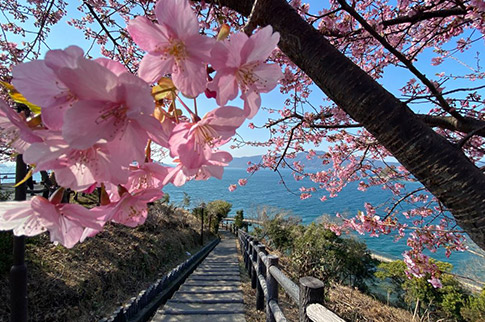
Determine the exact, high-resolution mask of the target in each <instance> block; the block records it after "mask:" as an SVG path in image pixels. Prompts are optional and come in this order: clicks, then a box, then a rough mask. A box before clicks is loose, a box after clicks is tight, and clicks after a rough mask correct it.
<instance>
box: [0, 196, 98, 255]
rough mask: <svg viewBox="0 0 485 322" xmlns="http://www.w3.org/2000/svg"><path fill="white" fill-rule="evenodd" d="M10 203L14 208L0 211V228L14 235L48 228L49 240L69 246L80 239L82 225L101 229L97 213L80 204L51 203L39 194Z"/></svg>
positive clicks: (82, 229)
mask: <svg viewBox="0 0 485 322" xmlns="http://www.w3.org/2000/svg"><path fill="white" fill-rule="evenodd" d="M9 204H10V205H15V206H14V207H15V208H13V209H9V210H7V211H5V212H4V213H2V215H1V217H0V229H1V230H10V229H13V231H14V234H15V235H17V236H20V235H25V236H34V235H38V234H40V233H42V232H44V231H49V234H50V239H51V241H52V242H55V243H60V244H62V245H63V246H65V247H67V248H71V247H73V246H74V245H75V244H76V243H78V242H79V240H80V238H81V235H82V233H83V231H84V228H85V227H89V228H92V229H101V228H102V222H101V220H100V218H99V217H98V214H97V213H94V212H90V211H89V210H88V209H86V208H84V207H83V206H80V205H76V204H61V203H57V202H55V201H52V202H51V201H49V200H47V199H45V198H43V197H39V196H35V197H33V198H32V199H31V200H29V201H23V202H11V203H9Z"/></svg>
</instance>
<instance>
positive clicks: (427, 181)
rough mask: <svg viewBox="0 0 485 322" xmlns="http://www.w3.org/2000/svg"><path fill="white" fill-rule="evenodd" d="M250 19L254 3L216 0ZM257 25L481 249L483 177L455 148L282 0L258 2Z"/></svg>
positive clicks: (484, 214)
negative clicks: (268, 30)
mask: <svg viewBox="0 0 485 322" xmlns="http://www.w3.org/2000/svg"><path fill="white" fill-rule="evenodd" d="M214 2H215V3H219V4H221V5H223V6H227V7H229V8H231V9H233V10H235V11H237V12H239V13H241V14H242V15H245V16H248V15H249V14H250V12H251V9H252V6H253V0H217V1H214ZM257 10H258V15H257V18H258V21H257V23H258V24H259V25H261V26H266V25H271V26H272V27H273V29H274V30H275V31H278V32H279V33H280V35H281V40H280V42H279V44H278V46H279V48H280V49H281V50H282V51H283V52H284V53H285V54H286V55H287V56H288V57H289V58H290V59H291V60H292V61H293V62H294V63H295V64H296V65H298V67H300V68H301V69H302V70H303V71H304V72H305V73H306V74H307V75H308V76H309V77H311V78H312V80H313V81H314V82H315V84H316V85H317V86H318V87H319V88H320V89H321V90H322V91H323V92H324V93H325V94H326V95H327V96H328V97H329V98H331V99H332V100H333V101H334V102H335V103H336V104H338V105H339V106H340V107H341V108H342V109H343V110H345V112H347V113H348V114H349V115H350V116H351V117H352V118H353V119H354V120H355V121H357V122H359V123H360V124H361V125H362V126H363V127H365V128H366V129H367V130H368V131H369V132H370V133H371V134H372V135H373V136H374V137H375V138H376V139H377V140H378V141H379V143H380V144H382V145H383V146H384V147H385V148H386V149H387V150H389V151H390V152H391V153H392V154H393V155H394V157H395V158H396V159H397V160H398V161H399V162H400V163H401V164H402V165H403V166H404V167H406V169H407V170H408V171H409V172H410V173H412V174H413V175H414V176H415V177H416V178H417V179H418V180H419V181H420V182H421V183H422V184H423V185H424V186H425V187H426V188H427V189H428V190H429V191H430V192H431V193H432V194H433V195H435V196H436V197H437V198H438V199H439V200H440V201H441V202H442V203H443V204H444V205H445V206H446V207H447V208H448V209H449V210H450V211H451V213H452V214H453V216H454V217H455V219H456V221H457V223H458V224H459V225H460V226H461V227H462V228H463V229H464V230H465V231H466V232H467V233H468V235H469V236H470V237H471V239H472V240H473V241H475V243H476V244H477V245H478V246H480V247H481V248H482V249H485V175H484V173H483V172H482V171H481V170H480V169H478V168H477V167H476V166H475V165H474V164H473V163H472V162H471V161H470V160H469V159H468V158H467V157H466V156H465V155H464V154H463V152H462V151H461V149H460V148H458V147H457V146H456V145H453V144H452V143H450V142H448V141H447V140H446V139H445V138H443V137H441V136H440V135H438V134H436V133H435V132H434V131H433V130H432V129H431V128H430V127H428V126H427V125H426V124H425V123H423V122H422V121H421V120H420V119H419V118H418V117H417V116H416V115H415V114H414V113H413V112H412V111H411V110H410V109H409V108H408V107H407V106H406V105H405V104H404V103H402V102H401V101H399V100H398V99H397V98H396V97H394V96H393V95H392V94H391V93H389V92H387V91H386V90H385V89H384V88H383V87H382V86H381V85H379V84H378V83H377V82H376V81H375V80H374V79H372V78H371V77H370V76H369V75H368V74H367V73H365V72H364V71H363V70H362V69H360V68H359V67H358V66H357V65H355V64H354V63H353V62H352V61H350V60H349V59H348V58H347V57H345V55H343V54H342V53H340V52H339V51H338V50H337V49H335V48H334V47H333V46H332V45H331V44H330V42H329V41H327V40H326V39H325V37H324V36H323V35H322V34H320V33H319V32H318V31H317V30H315V29H314V28H313V27H312V26H311V25H309V24H308V23H307V22H306V21H304V20H303V19H302V18H301V17H300V16H299V15H298V13H297V12H296V11H295V10H294V9H293V8H292V7H291V6H290V5H289V4H288V3H286V1H284V0H259V1H258V4H257Z"/></svg>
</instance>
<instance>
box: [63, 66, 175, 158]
mask: <svg viewBox="0 0 485 322" xmlns="http://www.w3.org/2000/svg"><path fill="white" fill-rule="evenodd" d="M59 78H60V79H61V80H62V81H63V82H64V84H66V86H67V87H68V88H69V89H70V91H71V92H72V93H74V94H75V95H76V97H77V98H78V101H77V102H76V103H75V104H74V105H73V106H72V107H71V108H70V109H68V110H67V111H66V114H65V116H64V124H63V127H62V134H63V137H64V139H65V140H66V142H67V143H68V144H69V145H70V146H71V147H72V148H76V149H86V148H89V147H90V146H92V145H93V144H95V143H96V142H97V141H99V140H100V139H105V140H107V141H108V142H111V144H117V145H118V146H117V149H120V150H122V151H123V153H125V154H126V155H127V157H130V158H131V161H133V160H138V161H143V160H144V149H145V146H146V143H147V140H148V138H149V137H150V138H152V139H154V140H156V141H157V143H159V142H160V143H162V144H166V143H163V142H166V140H167V137H163V134H164V133H165V132H164V131H162V125H161V124H160V122H159V121H158V120H157V119H155V118H154V117H153V116H151V114H152V113H153V108H154V103H153V99H152V97H151V94H150V87H149V86H148V84H147V83H145V82H144V81H143V80H141V79H139V78H138V77H136V76H134V75H131V74H129V73H121V74H119V75H116V74H114V73H113V72H111V71H110V70H108V69H107V68H105V67H103V66H102V65H100V64H98V63H96V62H94V61H90V60H87V59H84V58H80V59H78V62H77V66H76V67H75V68H63V69H62V70H61V71H60V72H59Z"/></svg>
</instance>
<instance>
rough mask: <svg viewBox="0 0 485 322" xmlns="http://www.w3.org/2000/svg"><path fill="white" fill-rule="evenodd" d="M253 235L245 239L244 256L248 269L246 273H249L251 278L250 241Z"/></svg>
mask: <svg viewBox="0 0 485 322" xmlns="http://www.w3.org/2000/svg"><path fill="white" fill-rule="evenodd" d="M253 239H254V238H253V237H249V238H248V239H247V246H248V247H247V249H246V257H247V258H248V260H247V262H246V270H247V271H248V275H249V278H251V258H252V254H253V252H252V247H253V245H252V244H251V243H252V241H253Z"/></svg>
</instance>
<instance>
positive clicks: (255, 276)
mask: <svg viewBox="0 0 485 322" xmlns="http://www.w3.org/2000/svg"><path fill="white" fill-rule="evenodd" d="M258 244H259V242H258V241H257V240H253V241H252V242H251V253H250V256H251V257H250V261H249V262H250V263H251V267H250V268H251V287H252V288H253V289H255V288H256V283H257V280H258V272H256V269H255V268H254V264H255V263H256V262H257V260H258V250H257V248H256V247H257V246H258Z"/></svg>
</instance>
